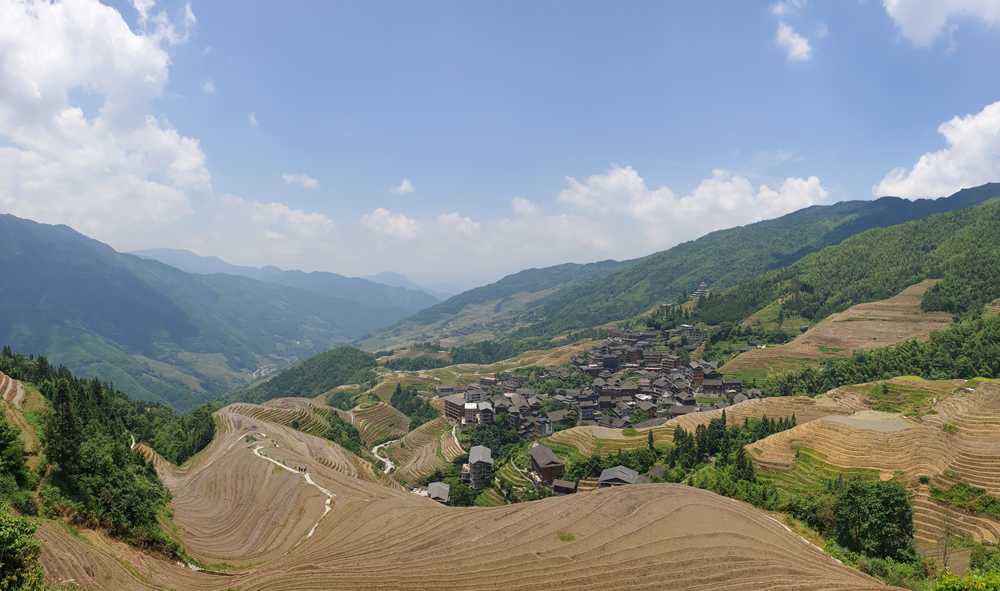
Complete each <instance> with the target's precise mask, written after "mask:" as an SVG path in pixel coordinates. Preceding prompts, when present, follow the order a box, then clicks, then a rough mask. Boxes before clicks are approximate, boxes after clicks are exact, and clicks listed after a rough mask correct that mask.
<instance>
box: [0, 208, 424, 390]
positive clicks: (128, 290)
mask: <svg viewBox="0 0 1000 591" xmlns="http://www.w3.org/2000/svg"><path fill="white" fill-rule="evenodd" d="M380 287H381V286H380ZM427 297H430V296H427ZM409 312H410V310H407V309H405V308H401V307H396V308H389V307H379V308H376V307H370V306H364V305H361V304H358V303H357V302H354V301H350V300H347V299H342V298H332V297H328V296H323V295H320V294H318V293H315V292H313V291H308V290H305V289H298V288H293V287H286V286H283V285H278V284H276V283H269V282H264V281H258V280H255V279H250V278H247V277H239V276H235V275H227V274H214V275H194V274H190V273H185V272H183V271H181V270H179V269H176V268H174V267H172V266H169V265H166V264H164V263H160V262H157V261H153V260H146V259H141V258H139V257H137V256H133V255H129V254H122V253H119V252H116V251H115V250H114V249H112V248H111V247H110V246H108V245H106V244H103V243H101V242H98V241H96V240H93V239H90V238H87V237H86V236H84V235H82V234H80V233H79V232H76V231H75V230H73V229H71V228H69V227H67V226H53V225H47V224H39V223H36V222H33V221H30V220H24V219H20V218H17V217H14V216H12V215H0V341H2V342H3V344H9V345H10V346H11V347H12V348H13V349H14V350H15V351H17V350H19V351H22V352H24V353H25V354H27V353H41V354H44V355H45V356H46V357H48V358H49V359H50V360H51V362H52V363H53V364H54V365H59V364H65V365H66V366H68V367H69V368H70V369H71V370H72V371H73V372H74V373H75V374H76V375H79V376H86V377H93V376H95V375H96V376H98V377H99V378H100V379H102V380H108V381H111V382H113V383H114V385H115V387H117V388H120V389H121V390H123V391H125V392H126V393H127V394H129V395H130V396H132V397H135V398H145V399H149V400H156V401H160V402H164V403H166V404H169V405H171V406H173V407H174V408H175V409H177V410H185V409H188V408H191V407H192V406H195V405H197V404H200V403H202V402H204V401H206V400H210V399H213V398H216V397H218V396H220V395H222V394H224V393H226V392H228V391H229V390H232V389H234V388H239V387H244V386H246V385H248V384H250V383H251V382H253V381H254V379H256V378H259V377H261V376H262V375H265V374H267V373H268V372H270V371H274V370H277V369H281V368H282V367H286V366H288V365H291V364H294V363H297V362H298V361H300V360H302V359H305V358H306V357H309V356H311V355H313V354H316V353H319V352H321V351H324V350H326V349H328V348H330V347H332V346H335V345H337V344H340V343H343V342H345V341H347V340H349V339H351V338H354V337H357V336H359V335H362V334H365V333H367V332H370V331H372V330H373V329H376V328H378V327H381V326H385V325H387V324H390V323H392V322H394V321H395V320H398V319H400V318H402V317H404V316H406V315H407V314H408V313H409Z"/></svg>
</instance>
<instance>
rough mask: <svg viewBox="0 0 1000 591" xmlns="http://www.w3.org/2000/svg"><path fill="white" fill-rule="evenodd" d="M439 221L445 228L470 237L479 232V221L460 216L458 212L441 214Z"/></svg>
mask: <svg viewBox="0 0 1000 591" xmlns="http://www.w3.org/2000/svg"><path fill="white" fill-rule="evenodd" d="M437 221H438V224H440V225H441V226H443V227H444V228H446V229H448V230H451V231H454V232H460V233H462V234H464V235H466V236H469V237H472V236H475V235H477V234H479V222H474V221H472V219H471V218H468V217H463V216H460V215H458V214H457V213H448V214H445V215H440V216H438V218H437Z"/></svg>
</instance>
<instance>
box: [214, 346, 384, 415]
mask: <svg viewBox="0 0 1000 591" xmlns="http://www.w3.org/2000/svg"><path fill="white" fill-rule="evenodd" d="M375 366H376V363H375V356H374V355H372V354H371V353H365V352H364V351H361V350H360V349H355V348H354V347H337V348H336V349H331V350H329V351H325V352H323V353H320V354H319V355H314V356H313V357H310V358H309V359H306V360H305V361H303V362H302V363H301V364H299V365H296V366H295V367H290V368H288V369H286V370H284V371H283V372H281V373H279V374H278V375H276V376H274V377H273V378H271V379H270V380H268V381H266V382H263V383H260V384H257V385H256V386H254V387H252V388H248V389H244V390H236V391H233V392H230V393H229V394H227V395H226V396H224V397H223V398H222V399H221V400H220V401H219V402H220V403H221V404H224V405H225V404H231V403H233V402H252V403H254V404H261V403H263V402H267V401H268V400H271V399H274V398H282V397H289V398H315V397H316V396H319V395H320V394H325V393H326V392H329V391H330V390H332V389H333V388H336V387H337V386H341V385H344V384H350V383H359V382H362V381H368V380H371V379H374V378H375V373H374V371H372V370H373V369H374V368H375Z"/></svg>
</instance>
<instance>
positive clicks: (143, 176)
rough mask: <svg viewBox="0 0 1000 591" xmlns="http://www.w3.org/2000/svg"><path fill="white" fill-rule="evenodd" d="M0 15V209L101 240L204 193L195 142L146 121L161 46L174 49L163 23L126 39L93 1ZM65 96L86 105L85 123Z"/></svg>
mask: <svg viewBox="0 0 1000 591" xmlns="http://www.w3.org/2000/svg"><path fill="white" fill-rule="evenodd" d="M137 7H142V8H143V9H144V10H146V11H147V12H148V10H149V8H150V7H151V5H150V4H149V3H148V2H146V3H143V2H139V3H138V4H137ZM187 14H189V18H188V17H187V16H186V17H185V27H190V26H192V25H193V24H194V15H193V14H190V10H189V9H188V10H187ZM0 15H2V16H0V20H2V21H3V23H4V25H3V26H2V27H0V48H2V50H0V51H2V54H3V59H2V60H0V137H2V138H4V139H6V143H7V145H6V146H3V147H0V209H3V210H4V211H7V212H10V213H14V214H15V215H21V216H25V217H30V218H32V219H36V220H38V221H43V222H53V223H68V224H71V225H73V226H74V227H77V228H78V229H80V230H82V231H85V232H87V233H89V234H90V235H92V236H96V237H107V236H108V235H109V234H111V233H112V230H113V229H114V227H115V225H126V224H131V223H133V222H136V221H147V222H170V221H174V220H177V219H179V218H181V217H183V216H185V215H187V214H189V213H190V212H191V205H192V201H191V199H192V198H193V197H205V196H207V195H208V194H210V192H211V177H210V175H209V173H208V170H207V169H206V168H205V156H204V154H203V153H202V151H201V148H200V146H199V143H198V140H195V139H191V138H186V137H183V136H181V135H180V134H179V133H178V132H177V131H176V130H174V129H173V128H171V127H169V126H168V125H167V124H165V123H164V122H161V121H160V120H158V119H157V118H155V117H153V116H151V115H148V114H147V113H148V107H149V103H150V101H151V100H152V99H154V98H155V97H158V96H160V94H161V93H162V91H163V86H164V84H165V83H166V80H167V75H168V66H169V62H170V60H169V57H168V55H167V53H166V51H165V50H164V49H163V44H164V43H167V44H171V43H173V42H175V41H177V42H179V39H180V36H179V34H178V33H177V32H176V30H175V29H173V28H172V27H173V25H172V24H171V23H170V22H169V20H166V17H165V16H163V17H162V18H160V16H159V15H156V16H152V17H148V18H149V19H150V22H152V23H154V25H155V27H154V30H153V31H152V32H146V33H138V34H137V33H134V32H133V31H131V30H130V29H129V27H128V25H127V24H126V23H125V21H124V20H123V19H122V17H121V15H120V14H119V13H118V12H117V11H115V10H114V9H112V8H110V7H107V6H104V5H102V4H100V3H99V2H97V1H96V0H75V1H72V2H59V3H49V2H46V1H41V0H27V1H25V2H4V3H3V5H2V6H0ZM77 93H83V94H87V95H90V96H91V97H93V98H96V99H98V102H99V103H100V108H99V110H98V111H97V112H96V114H90V118H88V117H87V116H85V114H84V111H83V109H82V108H81V107H80V106H79V105H75V104H72V103H71V97H72V96H77Z"/></svg>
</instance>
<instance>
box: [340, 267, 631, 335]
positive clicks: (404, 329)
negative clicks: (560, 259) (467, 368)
mask: <svg viewBox="0 0 1000 591" xmlns="http://www.w3.org/2000/svg"><path fill="white" fill-rule="evenodd" d="M634 262H635V261H623V262H618V261H610V260H609V261H601V262H598V263H589V264H586V265H578V264H575V263H566V264H563V265H555V266H553V267H545V268H543V269H526V270H524V271H521V272H520V273H514V274H513V275H508V276H506V277H504V278H503V279H501V280H500V281H497V282H495V283H491V284H489V285H484V286H482V287H477V288H475V289H470V290H469V291H466V292H463V293H460V294H458V295H457V296H454V297H452V298H449V299H448V300H446V301H444V302H441V303H440V304H437V305H434V306H431V307H429V308H425V309H423V310H421V311H419V312H417V313H416V314H414V315H412V316H409V317H408V318H405V319H404V320H401V321H399V322H397V323H396V324H393V325H392V326H389V327H386V328H383V329H380V330H378V331H375V332H374V333H372V334H370V335H366V336H365V337H362V338H361V339H358V341H357V342H356V344H357V345H358V346H360V347H362V348H363V349H366V350H370V351H374V350H378V349H381V348H384V347H387V346H391V345H397V344H401V343H405V342H407V341H412V340H428V339H430V340H442V339H451V342H450V343H449V344H460V343H463V342H467V341H474V340H482V339H483V338H489V337H491V336H493V335H495V334H498V333H502V332H508V331H509V330H510V329H511V328H513V327H514V325H515V323H516V322H517V321H518V320H519V319H522V318H524V317H533V315H534V312H533V310H535V309H536V308H538V307H539V306H540V305H542V304H544V303H545V302H548V301H552V300H554V299H558V298H559V297H560V296H562V294H564V293H566V291H567V290H569V289H571V288H573V287H575V286H578V285H585V284H588V283H590V282H591V281H593V280H594V279H597V278H599V277H603V276H606V275H608V274H610V273H614V272H615V271H618V270H619V269H623V268H626V267H628V266H629V265H632V264H633V263H634Z"/></svg>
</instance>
